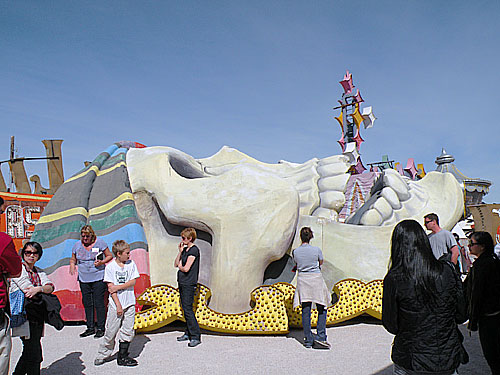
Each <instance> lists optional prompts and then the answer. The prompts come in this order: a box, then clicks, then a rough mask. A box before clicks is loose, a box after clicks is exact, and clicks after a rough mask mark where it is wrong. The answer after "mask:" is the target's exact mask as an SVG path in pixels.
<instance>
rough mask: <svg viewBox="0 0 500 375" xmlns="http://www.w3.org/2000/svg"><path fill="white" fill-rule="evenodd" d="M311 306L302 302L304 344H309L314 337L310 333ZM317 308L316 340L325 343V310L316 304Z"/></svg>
mask: <svg viewBox="0 0 500 375" xmlns="http://www.w3.org/2000/svg"><path fill="white" fill-rule="evenodd" d="M311 305H312V302H302V328H304V336H305V344H306V345H307V344H311V345H312V343H313V341H314V337H313V334H312V331H311ZM316 307H317V308H318V325H317V326H316V332H317V335H316V336H317V340H319V341H326V308H325V306H323V305H318V304H316Z"/></svg>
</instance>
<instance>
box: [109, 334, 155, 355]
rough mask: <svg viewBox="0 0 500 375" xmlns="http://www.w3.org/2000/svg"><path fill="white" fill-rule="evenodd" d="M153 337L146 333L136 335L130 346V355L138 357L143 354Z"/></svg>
mask: <svg viewBox="0 0 500 375" xmlns="http://www.w3.org/2000/svg"><path fill="white" fill-rule="evenodd" d="M150 341H151V339H150V338H149V337H147V336H146V335H136V336H135V337H134V339H133V340H132V342H131V344H130V348H129V352H130V356H131V357H132V358H137V357H139V356H140V355H141V353H142V351H143V350H144V347H145V346H146V344H147V343H148V342H150ZM115 356H116V355H115Z"/></svg>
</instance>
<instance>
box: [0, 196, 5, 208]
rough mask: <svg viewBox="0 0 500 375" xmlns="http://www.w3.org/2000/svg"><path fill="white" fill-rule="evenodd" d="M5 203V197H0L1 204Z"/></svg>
mask: <svg viewBox="0 0 500 375" xmlns="http://www.w3.org/2000/svg"><path fill="white" fill-rule="evenodd" d="M4 203H5V201H4V200H3V198H2V197H0V206H1V205H2V204H4Z"/></svg>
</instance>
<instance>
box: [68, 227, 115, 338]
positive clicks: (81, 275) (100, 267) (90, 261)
mask: <svg viewBox="0 0 500 375" xmlns="http://www.w3.org/2000/svg"><path fill="white" fill-rule="evenodd" d="M80 236H81V240H80V241H78V242H77V243H76V244H75V245H74V246H73V249H72V256H71V259H70V260H69V273H70V274H71V275H74V274H75V268H76V265H78V282H79V283H80V290H81V292H82V303H83V307H84V308H85V320H86V323H87V329H86V330H85V331H84V332H82V333H80V337H87V336H91V335H94V334H95V337H96V338H99V337H103V336H104V325H105V323H106V306H105V304H104V295H105V292H106V290H107V289H108V287H107V285H106V283H105V282H104V281H103V279H104V265H105V264H106V263H107V262H109V261H110V260H111V259H113V255H111V252H110V251H109V249H108V245H107V244H106V242H104V240H102V239H100V238H97V236H96V235H95V233H94V230H93V229H92V227H91V226H90V225H84V226H83V227H82V229H81V230H80ZM94 308H95V312H96V315H97V330H96V329H95V323H94Z"/></svg>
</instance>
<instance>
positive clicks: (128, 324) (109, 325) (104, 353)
mask: <svg viewBox="0 0 500 375" xmlns="http://www.w3.org/2000/svg"><path fill="white" fill-rule="evenodd" d="M134 319H135V306H134V305H132V306H129V307H127V308H126V309H125V310H123V315H122V316H120V317H118V316H117V315H116V309H115V307H114V306H113V305H112V304H111V303H110V304H109V305H108V316H107V318H106V333H105V334H104V338H103V341H102V342H101V345H99V351H98V352H97V357H96V359H105V358H107V357H109V356H111V354H113V349H114V347H115V339H116V335H117V334H118V332H120V336H119V341H122V342H123V341H125V342H130V341H132V339H133V338H134V334H135V332H134Z"/></svg>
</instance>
